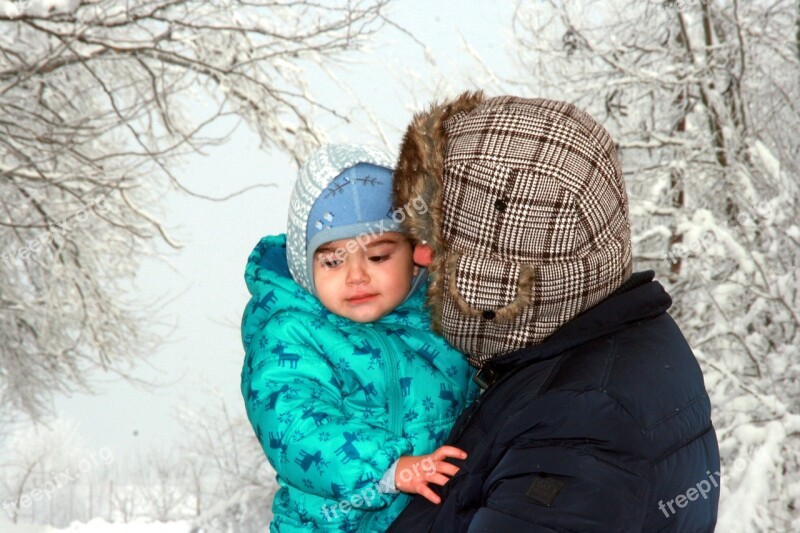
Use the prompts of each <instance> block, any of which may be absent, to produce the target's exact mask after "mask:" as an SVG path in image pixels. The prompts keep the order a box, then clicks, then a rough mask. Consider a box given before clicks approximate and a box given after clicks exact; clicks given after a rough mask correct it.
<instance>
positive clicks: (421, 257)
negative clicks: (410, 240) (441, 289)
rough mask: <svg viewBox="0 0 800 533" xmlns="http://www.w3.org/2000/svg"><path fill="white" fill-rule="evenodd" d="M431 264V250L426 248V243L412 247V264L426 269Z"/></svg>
mask: <svg viewBox="0 0 800 533" xmlns="http://www.w3.org/2000/svg"><path fill="white" fill-rule="evenodd" d="M431 263H433V250H431V247H430V246H428V243H427V241H422V242H421V243H419V244H417V245H416V246H414V264H416V265H419V266H421V267H428V266H430V264H431Z"/></svg>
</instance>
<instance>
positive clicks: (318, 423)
mask: <svg viewBox="0 0 800 533" xmlns="http://www.w3.org/2000/svg"><path fill="white" fill-rule="evenodd" d="M312 318H313V317H311V316H307V314H300V313H295V314H292V315H290V314H288V313H281V314H278V315H276V316H274V317H273V318H272V320H270V321H269V322H268V323H267V325H266V326H265V327H264V328H263V330H261V331H259V332H257V333H256V334H255V335H254V337H253V339H252V341H251V343H250V347H251V348H250V350H249V353H248V354H247V358H246V360H245V368H244V369H243V371H242V393H243V395H244V397H245V405H246V408H247V415H248V418H249V419H250V423H251V424H252V426H253V429H254V430H255V432H256V435H257V436H258V438H259V441H260V442H261V446H262V448H263V449H264V452H265V453H266V455H267V458H268V459H269V461H270V463H271V464H272V466H273V467H274V468H275V470H276V471H277V473H278V477H279V479H282V480H283V481H284V482H286V483H288V484H290V485H293V486H295V487H298V488H300V489H301V490H303V491H304V492H307V493H312V494H316V495H319V496H323V497H327V498H331V499H334V500H342V499H346V498H349V497H350V496H351V495H354V494H359V495H361V496H362V497H363V498H365V500H366V498H368V497H369V498H373V497H374V499H372V500H371V501H369V502H367V504H368V505H366V506H365V507H363V508H362V509H378V508H381V507H383V506H385V505H388V504H389V503H391V501H393V499H394V495H392V494H383V493H382V492H381V491H380V490H379V482H380V479H381V476H382V475H383V474H384V472H386V470H387V469H388V468H389V467H390V466H391V465H392V463H394V462H395V461H396V460H397V459H398V458H399V457H400V456H401V455H408V454H410V453H411V451H412V450H413V444H412V442H411V441H410V440H409V439H407V438H404V437H402V436H400V435H395V434H393V433H391V432H390V431H388V430H386V429H383V428H380V427H374V426H371V425H369V424H368V423H367V422H366V421H364V420H362V419H361V417H358V418H354V417H351V416H349V414H348V413H347V412H345V409H344V398H343V396H342V392H341V385H340V384H339V382H338V381H337V378H336V375H335V372H334V369H333V368H332V366H331V362H330V361H329V360H328V359H327V358H325V357H323V356H322V353H323V351H324V350H325V349H331V348H334V349H335V347H331V346H328V347H323V346H320V345H319V344H318V342H319V341H318V340H316V339H314V338H313V335H311V334H310V333H309V331H308V330H307V328H306V326H305V325H304V323H308V322H310V320H311V319H312ZM369 489H372V490H373V492H374V493H375V494H374V496H372V493H370V492H369Z"/></svg>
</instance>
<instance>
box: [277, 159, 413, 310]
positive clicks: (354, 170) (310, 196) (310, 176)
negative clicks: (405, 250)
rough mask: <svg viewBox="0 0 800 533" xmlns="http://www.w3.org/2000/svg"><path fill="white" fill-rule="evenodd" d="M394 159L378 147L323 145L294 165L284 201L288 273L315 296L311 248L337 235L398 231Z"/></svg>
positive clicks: (339, 237) (340, 237)
mask: <svg viewBox="0 0 800 533" xmlns="http://www.w3.org/2000/svg"><path fill="white" fill-rule="evenodd" d="M393 165H394V158H393V157H392V156H391V155H389V153H388V152H386V151H385V150H383V149H381V148H376V147H371V146H361V145H354V144H331V145H327V146H323V147H322V148H320V149H319V150H317V151H316V152H314V153H313V154H311V156H310V157H309V159H308V161H306V163H305V164H304V165H303V166H302V168H301V169H300V173H299V175H298V178H297V182H296V183H295V186H294V190H293V191H292V197H291V200H290V201H289V224H288V228H287V230H286V258H287V260H288V262H289V271H290V272H291V273H292V277H293V278H294V279H295V281H297V283H299V284H300V285H302V286H303V287H305V288H306V289H307V290H308V291H309V292H310V293H311V294H314V295H316V288H315V287H314V274H313V272H314V252H315V251H316V250H317V248H319V246H320V245H322V244H325V243H326V242H331V241H336V240H339V239H348V238H352V237H356V236H358V235H362V234H375V233H380V232H382V231H399V224H398V223H397V222H395V221H394V220H393V219H392V216H391V215H392V172H393V171H392V168H393Z"/></svg>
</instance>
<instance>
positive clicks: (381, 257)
mask: <svg viewBox="0 0 800 533" xmlns="http://www.w3.org/2000/svg"><path fill="white" fill-rule="evenodd" d="M389 257H390V255H389V254H386V255H373V256H370V258H369V260H370V261H372V262H373V263H383V262H384V261H386V260H387V259H389Z"/></svg>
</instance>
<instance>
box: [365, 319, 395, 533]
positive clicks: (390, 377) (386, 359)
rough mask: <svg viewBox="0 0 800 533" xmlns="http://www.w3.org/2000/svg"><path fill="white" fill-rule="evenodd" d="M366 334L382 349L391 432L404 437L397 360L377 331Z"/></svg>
mask: <svg viewBox="0 0 800 533" xmlns="http://www.w3.org/2000/svg"><path fill="white" fill-rule="evenodd" d="M365 332H368V336H369V337H371V338H372V339H374V340H375V342H376V344H377V345H378V346H379V347H380V350H381V358H382V359H383V364H384V365H385V366H386V371H385V372H384V374H385V375H386V380H385V387H386V396H387V397H388V398H389V431H391V432H392V433H394V434H395V435H399V436H401V437H402V436H403V419H402V411H403V409H402V407H403V397H402V394H401V391H400V380H399V379H398V378H397V364H396V362H397V359H396V358H395V356H394V352H392V350H391V348H390V347H389V345H388V344H387V343H386V342H385V341H384V340H383V339H382V338H381V336H380V335H379V334H378V333H376V332H375V330H373V329H372V328H371V327H370V328H367V329H365ZM376 516H377V513H370V515H369V516H367V517H366V520H364V521H363V522H361V525H360V527H359V528H358V531H370V528H371V526H372V522H373V521H374V520H375V518H376Z"/></svg>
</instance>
